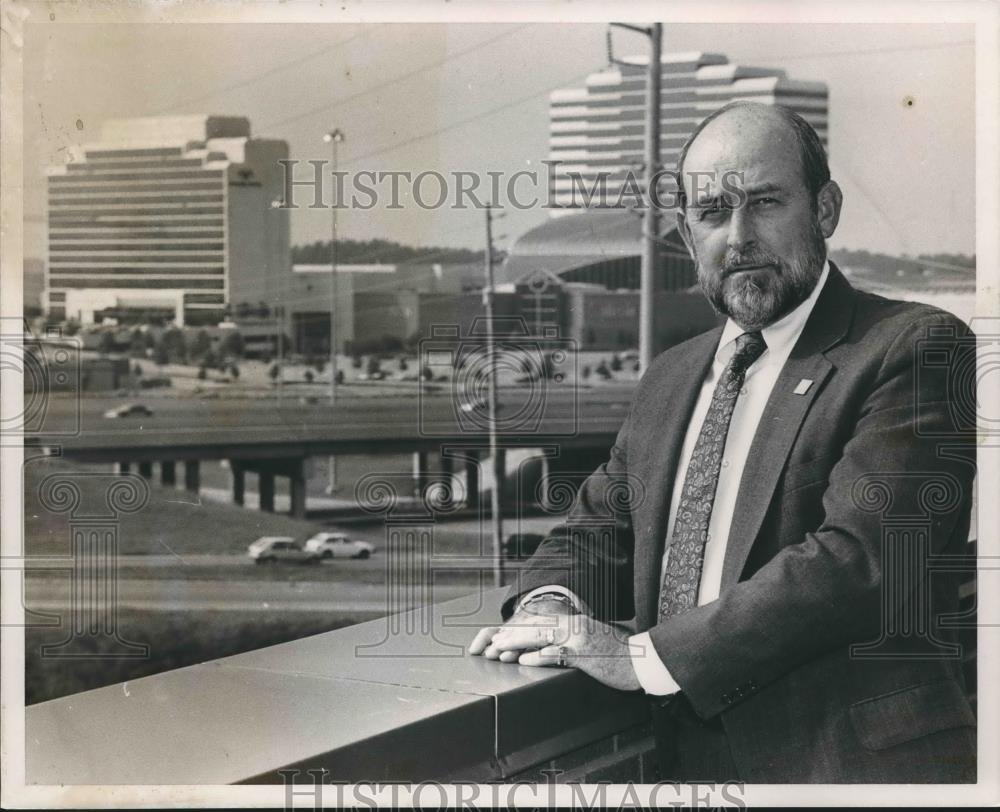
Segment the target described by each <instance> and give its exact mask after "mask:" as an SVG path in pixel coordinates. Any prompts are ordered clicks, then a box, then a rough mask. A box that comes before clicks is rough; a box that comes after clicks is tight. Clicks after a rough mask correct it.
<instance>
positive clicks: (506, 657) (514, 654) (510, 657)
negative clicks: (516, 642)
mask: <svg viewBox="0 0 1000 812" xmlns="http://www.w3.org/2000/svg"><path fill="white" fill-rule="evenodd" d="M520 656H521V652H520V651H501V652H500V662H502V663H516V662H517V658H518V657H520Z"/></svg>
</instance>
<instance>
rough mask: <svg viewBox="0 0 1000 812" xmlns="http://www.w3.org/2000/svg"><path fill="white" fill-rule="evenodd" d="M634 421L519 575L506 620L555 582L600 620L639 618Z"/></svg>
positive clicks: (509, 598)
mask: <svg viewBox="0 0 1000 812" xmlns="http://www.w3.org/2000/svg"><path fill="white" fill-rule="evenodd" d="M628 423H629V421H628V420H626V422H625V425H623V426H622V428H621V430H620V431H619V432H618V437H617V439H616V440H615V444H614V445H613V446H612V448H611V453H610V455H609V458H608V461H607V462H606V463H603V464H602V465H601V466H600V467H598V468H597V470H596V471H594V472H593V473H592V474H590V475H589V476H588V477H587V478H586V479H585V480H584V482H583V484H582V485H581V486H580V489H579V491H577V493H576V496H575V498H574V500H573V504H572V506H571V508H570V510H569V512H568V514H567V516H566V521H565V522H564V523H563V524H561V525H559V526H558V527H556V528H554V529H553V530H552V532H551V533H550V534H549V536H548V537H547V538H546V539H545V541H544V542H543V543H542V544H541V545H539V547H538V550H537V551H536V552H535V554H534V555H533V556H532V557H531V560H530V561H529V562H528V565H527V567H525V569H523V570H521V571H520V572H519V573H518V577H517V579H516V580H515V582H514V583H513V584H512V585H511V588H510V590H509V591H508V593H507V597H506V598H505V600H504V603H503V606H502V608H501V613H502V615H503V618H504V620H506V619H508V618H509V617H510V616H511V615H512V614H513V612H514V610H515V608H516V606H517V603H518V598H519V597H520V596H524V595H525V594H526V593H528V592H530V591H532V590H535V589H538V588H541V587H550V586H559V587H563V588H565V589H567V590H569V591H570V592H571V593H573V594H574V595H575V596H577V597H579V599H580V600H581V601H582V602H583V603H584V604H585V605H586V606H587V607H588V608H589V613H590V614H591V615H592V616H593V617H596V618H598V619H599V620H605V621H611V620H627V619H629V618H631V617H633V616H634V614H635V603H634V601H633V597H632V551H633V547H634V537H633V534H632V520H631V515H630V507H631V505H632V503H633V501H634V499H635V498H636V494H635V487H636V484H635V483H634V482H633V481H632V480H631V479H630V478H629V476H628V474H627V472H626V462H625V453H626V452H625V438H626V437H627V436H628Z"/></svg>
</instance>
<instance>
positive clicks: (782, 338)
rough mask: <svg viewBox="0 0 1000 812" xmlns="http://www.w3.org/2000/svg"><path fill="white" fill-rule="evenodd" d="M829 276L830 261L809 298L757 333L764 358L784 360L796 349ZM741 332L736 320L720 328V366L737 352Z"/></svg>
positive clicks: (824, 266)
mask: <svg viewBox="0 0 1000 812" xmlns="http://www.w3.org/2000/svg"><path fill="white" fill-rule="evenodd" d="M829 275H830V261H829V260H827V261H826V262H824V263H823V271H822V273H820V275H819V279H818V280H817V282H816V285H815V287H813V289H812V293H810V294H809V296H808V298H807V299H805V301H803V302H802V303H800V304H799V305H798V306H796V307H795V309H794V310H792V311H791V312H790V313H786V314H785V315H784V316H782V317H781V318H780V319H778V320H777V321H776V322H774V324H769V325H768V326H767V327H764V328H763V329H762V330H761V331H760V333H761V335H762V336H763V337H764V343H765V344H767V350H765V353H764V356H763V357H764V358H767V357H772V358H773V357H775V356H777V357H783V358H784V357H787V356H788V354H789V353H790V352H791V351H792V347H794V346H795V342H796V341H798V339H799V336H800V335H801V334H802V330H803V329H804V328H805V326H806V322H807V321H808V320H809V315H810V314H811V313H812V310H813V307H814V306H815V305H816V300H817V299H819V294H820V291H822V290H823V285H825V284H826V280H827V277H828V276H829ZM744 332H746V331H745V330H744V329H743V328H742V327H740V326H739V325H738V324H737V323H736V322H735V321H733V320H732V319H726V326H725V327H723V328H722V337H721V338H720V339H719V348H718V349H717V350H716V352H715V360H716V361H718V362H719V363H722V364H725V363H727V362H728V361H729V358H730V357H731V356H732V354H733V353H734V352H735V351H736V339H737V338H739V337H740V336H741V335H743V333H744Z"/></svg>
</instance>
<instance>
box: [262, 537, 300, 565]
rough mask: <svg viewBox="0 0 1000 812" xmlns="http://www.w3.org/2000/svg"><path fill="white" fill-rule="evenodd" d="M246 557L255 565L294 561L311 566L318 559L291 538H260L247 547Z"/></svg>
mask: <svg viewBox="0 0 1000 812" xmlns="http://www.w3.org/2000/svg"><path fill="white" fill-rule="evenodd" d="M247 555H248V556H250V558H252V559H253V560H254V562H255V563H257V564H274V563H277V562H278V561H295V562H298V563H301V564H312V563H313V562H315V561H317V560H318V558H317V556H315V555H314V554H313V553H311V552H309V551H308V550H306V549H305V548H304V547H303V545H301V544H299V542H297V541H296V540H295V539H293V538H292V537H291V536H262V537H261V538H259V539H257V540H256V541H255V542H253V543H252V544H251V545H250V546H249V547H247Z"/></svg>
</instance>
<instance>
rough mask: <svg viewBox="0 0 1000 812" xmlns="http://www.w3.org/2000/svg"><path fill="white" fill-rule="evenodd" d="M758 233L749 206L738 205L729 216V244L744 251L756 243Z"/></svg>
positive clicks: (736, 249) (731, 247)
mask: <svg viewBox="0 0 1000 812" xmlns="http://www.w3.org/2000/svg"><path fill="white" fill-rule="evenodd" d="M755 239H756V235H755V233H754V229H753V222H752V219H751V217H750V211H749V207H748V206H736V207H735V208H733V210H732V212H731V214H730V216H729V237H728V239H727V240H726V244H727V246H728V247H729V248H730V249H731V250H733V251H738V252H739V251H743V250H744V249H745V248H749V247H750V246H752V245H753V244H754V241H755Z"/></svg>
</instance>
